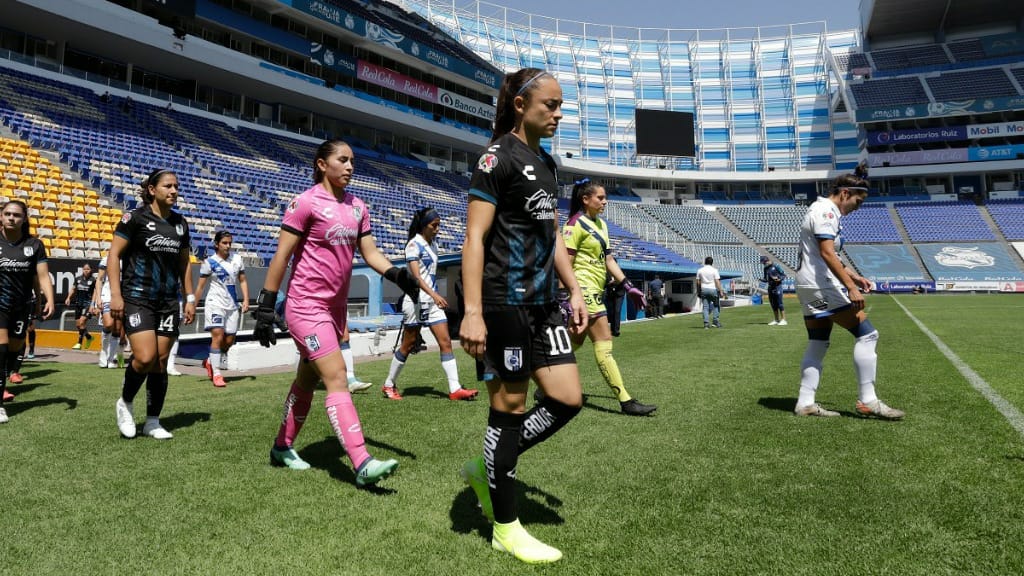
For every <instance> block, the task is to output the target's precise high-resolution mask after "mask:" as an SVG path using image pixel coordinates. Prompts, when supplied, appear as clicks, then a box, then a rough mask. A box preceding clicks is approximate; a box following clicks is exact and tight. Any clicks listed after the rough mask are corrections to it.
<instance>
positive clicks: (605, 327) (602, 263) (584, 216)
mask: <svg viewBox="0 0 1024 576" xmlns="http://www.w3.org/2000/svg"><path fill="white" fill-rule="evenodd" d="M607 204H608V195H607V193H606V192H605V189H604V186H601V184H599V183H597V182H593V181H591V180H590V179H589V178H584V179H583V180H579V181H577V182H576V183H575V185H574V186H573V189H572V201H571V204H570V209H569V220H568V221H567V222H566V223H565V226H564V228H563V229H562V236H563V238H564V239H565V247H566V248H567V249H568V251H569V259H570V260H572V269H573V272H574V273H575V274H576V281H577V282H579V285H580V289H581V290H582V292H583V300H584V302H586V304H587V313H588V315H589V320H588V322H587V329H586V332H581V333H580V334H579V335H575V334H574V336H573V348H574V349H576V348H579V347H580V345H581V344H583V339H584V338H585V337H586V336H587V335H589V336H590V340H591V341H592V342H593V343H594V358H595V359H596V360H597V367H598V368H599V369H600V370H601V375H602V376H604V380H605V382H607V383H608V386H609V387H611V389H612V390H613V391H614V392H615V394H616V396H617V397H618V400H619V405H620V406H622V413H623V414H628V415H630V416H647V415H648V414H650V413H652V412H654V411H655V410H656V409H657V407H656V406H654V405H652V404H641V403H640V402H637V401H636V399H634V398H633V397H631V396H630V395H629V392H627V391H626V386H625V384H623V383H622V374H621V373H620V372H619V365H618V364H617V363H616V362H615V358H614V357H613V356H612V331H611V327H610V326H609V323H608V312H607V309H606V308H605V302H604V295H605V288H606V287H607V286H606V285H607V284H608V277H609V276H611V281H612V282H614V283H615V284H614V285H613V286H614V287H615V288H618V289H619V290H621V291H622V292H625V295H626V297H627V298H629V299H630V300H631V301H632V302H633V304H634V305H635V306H636V307H637V308H639V309H641V310H643V309H644V308H646V302H645V299H644V294H643V292H642V291H640V290H639V289H637V288H635V287H634V286H633V284H632V283H631V282H630V281H629V280H627V279H626V275H625V274H624V273H623V272H622V269H621V268H619V265H618V263H617V262H616V261H615V258H614V257H613V256H612V252H611V245H610V243H609V236H608V225H607V224H606V223H605V222H604V220H602V219H601V217H600V214H601V213H602V212H604V208H605V206H606V205H607Z"/></svg>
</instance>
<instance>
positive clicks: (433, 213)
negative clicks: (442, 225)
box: [420, 208, 441, 226]
mask: <svg viewBox="0 0 1024 576" xmlns="http://www.w3.org/2000/svg"><path fill="white" fill-rule="evenodd" d="M440 217H441V215H440V214H438V213H437V210H434V209H433V208H430V209H429V210H427V211H426V212H424V213H423V219H422V220H420V222H421V223H422V226H426V225H427V224H428V223H430V222H433V221H434V220H437V219H439V218H440Z"/></svg>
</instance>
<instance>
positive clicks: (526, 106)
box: [459, 68, 586, 563]
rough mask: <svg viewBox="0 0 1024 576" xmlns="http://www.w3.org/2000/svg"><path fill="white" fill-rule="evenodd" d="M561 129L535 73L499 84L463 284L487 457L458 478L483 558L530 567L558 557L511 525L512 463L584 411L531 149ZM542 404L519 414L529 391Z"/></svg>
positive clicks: (553, 210) (556, 91)
mask: <svg viewBox="0 0 1024 576" xmlns="http://www.w3.org/2000/svg"><path fill="white" fill-rule="evenodd" d="M561 118H562V89H561V88H560V87H559V85H558V81H557V80H555V78H554V77H553V76H552V75H551V74H548V73H547V72H544V71H542V70H538V69H536V68H525V69H523V70H519V71H518V72H515V73H512V74H509V75H507V76H506V77H505V80H504V82H503V84H502V87H501V91H500V92H499V94H498V111H497V117H496V118H495V123H494V135H493V136H492V138H491V145H490V146H489V147H488V148H487V149H486V150H485V151H484V152H483V154H482V155H481V156H480V159H479V160H478V161H477V165H476V170H475V171H474V172H473V178H472V181H471V183H470V191H469V208H468V217H467V222H466V241H465V246H464V248H463V259H462V274H463V294H464V299H465V315H464V316H463V319H462V326H461V329H460V331H459V335H460V340H461V341H462V346H463V347H464V348H465V349H466V352H468V353H469V354H470V355H471V356H473V357H475V358H476V359H477V372H478V374H479V376H480V379H481V380H484V381H486V382H487V389H488V392H489V396H490V401H491V410H490V415H489V416H488V420H487V430H486V432H485V434H484V454H483V456H482V457H478V458H475V459H473V460H470V461H469V462H467V463H466V464H465V465H464V466H463V469H462V474H463V478H465V480H466V481H467V482H468V483H469V485H470V486H471V487H472V488H473V491H474V492H475V493H476V496H477V498H478V499H479V500H480V506H481V508H482V509H483V512H484V515H485V516H487V517H488V519H491V520H493V521H494V531H493V535H492V537H491V547H492V548H494V549H495V550H500V551H503V552H509V553H511V554H513V555H514V556H515V557H516V558H518V559H520V560H522V561H524V562H529V563H539V562H554V561H556V560H558V559H559V558H561V557H562V553H561V552H560V551H558V550H557V549H555V548H552V547H551V546H548V545H546V544H544V543H543V542H541V541H539V540H537V539H536V538H534V537H533V536H531V535H530V534H529V533H527V532H526V530H525V529H524V528H523V527H522V525H520V523H519V518H518V514H517V512H516V487H515V475H516V464H517V462H518V460H519V455H520V454H521V453H522V452H525V451H526V450H528V449H529V448H531V447H533V446H535V445H537V444H539V443H540V442H543V441H544V440H546V439H548V438H549V437H551V435H552V434H554V433H555V432H557V431H558V430H559V429H561V428H562V427H563V426H565V424H566V423H567V422H568V421H569V420H571V419H572V418H573V417H574V416H575V415H576V414H577V413H579V411H580V408H581V407H582V405H583V394H582V391H581V388H580V378H579V372H578V371H577V369H576V358H575V356H574V355H573V352H572V342H571V341H570V336H569V332H568V330H566V326H565V323H564V322H563V321H562V316H561V312H560V309H559V305H558V303H557V302H556V300H555V292H556V289H557V281H556V278H555V276H556V274H557V276H558V280H561V282H562V284H563V285H564V286H565V287H567V288H568V289H569V291H570V294H571V296H570V304H571V307H572V329H573V330H574V331H575V332H578V331H579V330H580V329H582V327H583V326H584V321H585V319H586V306H585V305H584V303H583V295H582V294H581V292H580V287H579V285H578V284H577V282H576V276H575V275H574V274H573V271H572V264H571V263H570V261H569V254H568V252H567V251H566V249H565V244H564V242H563V240H562V236H561V234H559V233H558V212H557V205H556V200H555V198H556V194H557V191H558V181H557V179H556V174H555V163H554V160H553V159H552V158H551V156H550V155H548V153H547V152H545V151H544V150H543V149H542V148H541V147H540V141H541V139H542V138H550V137H551V136H552V135H554V133H555V130H556V129H557V128H558V122H559V120H561ZM531 378H532V379H533V380H534V381H535V382H536V383H537V384H538V385H539V386H540V387H541V389H543V390H544V392H545V398H544V399H543V400H542V401H541V402H539V403H537V404H536V405H534V407H533V409H531V410H530V411H529V412H526V396H527V391H528V389H529V381H530V379H531Z"/></svg>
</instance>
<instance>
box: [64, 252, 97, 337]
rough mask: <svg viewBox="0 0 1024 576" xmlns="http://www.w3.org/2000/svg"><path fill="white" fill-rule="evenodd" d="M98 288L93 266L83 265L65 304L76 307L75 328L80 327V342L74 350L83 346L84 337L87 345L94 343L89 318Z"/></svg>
mask: <svg viewBox="0 0 1024 576" xmlns="http://www.w3.org/2000/svg"><path fill="white" fill-rule="evenodd" d="M95 290H96V277H95V276H93V275H92V266H90V265H89V263H85V264H83V265H82V272H81V273H80V274H79V275H77V276H75V285H74V290H72V291H71V292H70V293H68V297H67V299H66V300H65V301H64V305H65V306H74V307H75V328H77V329H78V343H77V344H75V345H74V346H72V348H73V349H74V350H79V349H81V348H82V339H83V338H84V339H85V341H86V342H85V347H86V348H89V346H91V345H92V334H89V319H90V318H92V312H93V305H92V295H93V292H94V291H95Z"/></svg>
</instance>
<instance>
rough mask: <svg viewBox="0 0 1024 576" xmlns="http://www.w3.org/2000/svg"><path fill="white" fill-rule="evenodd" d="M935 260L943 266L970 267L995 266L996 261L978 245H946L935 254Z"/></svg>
mask: <svg viewBox="0 0 1024 576" xmlns="http://www.w3.org/2000/svg"><path fill="white" fill-rule="evenodd" d="M935 261H936V262H938V263H939V264H941V265H943V266H952V267H954V268H968V269H974V268H986V267H988V266H995V263H996V259H995V258H994V257H992V256H989V255H988V254H986V253H985V252H983V251H981V250H979V249H978V247H977V246H974V247H972V248H959V247H957V246H946V247H945V248H943V249H942V250H941V251H940V252H938V253H937V254H935Z"/></svg>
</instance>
